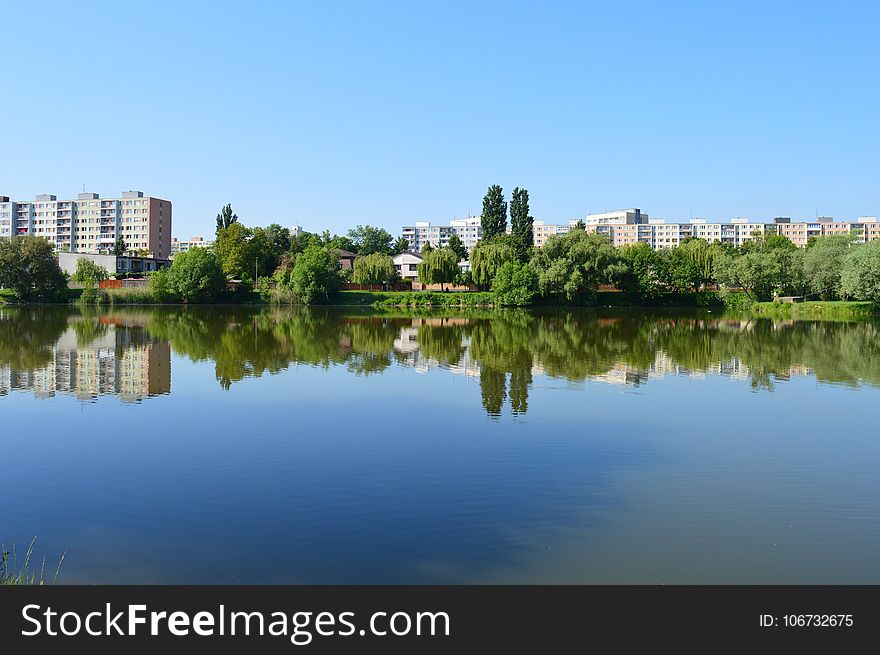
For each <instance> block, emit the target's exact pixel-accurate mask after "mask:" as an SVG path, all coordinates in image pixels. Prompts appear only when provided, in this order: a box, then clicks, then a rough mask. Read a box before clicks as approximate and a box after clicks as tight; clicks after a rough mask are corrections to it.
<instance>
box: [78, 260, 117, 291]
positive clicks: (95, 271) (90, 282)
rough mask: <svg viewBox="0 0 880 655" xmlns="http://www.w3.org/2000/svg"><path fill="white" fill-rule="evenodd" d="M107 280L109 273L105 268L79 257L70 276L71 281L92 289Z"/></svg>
mask: <svg viewBox="0 0 880 655" xmlns="http://www.w3.org/2000/svg"><path fill="white" fill-rule="evenodd" d="M109 278H110V273H109V272H108V271H107V269H106V268H104V267H103V266H101V265H100V264H96V263H95V262H93V261H92V260H91V259H89V258H87V257H80V258H79V259H78V260H77V262H76V272H74V274H73V275H71V276H70V279H71V280H73V281H74V282H79V283H80V284H82V285H83V286H85V287H87V288H94V287H96V286H98V284H100V283H101V282H103V281H104V280H107V279H109Z"/></svg>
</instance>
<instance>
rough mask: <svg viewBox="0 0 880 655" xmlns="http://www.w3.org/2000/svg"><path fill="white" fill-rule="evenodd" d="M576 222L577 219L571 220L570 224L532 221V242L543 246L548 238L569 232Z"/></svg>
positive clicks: (539, 246)
mask: <svg viewBox="0 0 880 655" xmlns="http://www.w3.org/2000/svg"><path fill="white" fill-rule="evenodd" d="M575 224H577V220H574V221H571V222H570V224H569V225H550V224H547V223H545V222H544V221H532V242H533V243H534V245H535V246H537V247H538V248H541V247H542V246H543V245H544V244H545V243H546V242H547V239H549V238H550V237H552V236H554V235H556V234H567V233H568V231H569V230H570V229H571V228H572V227H573V225H575Z"/></svg>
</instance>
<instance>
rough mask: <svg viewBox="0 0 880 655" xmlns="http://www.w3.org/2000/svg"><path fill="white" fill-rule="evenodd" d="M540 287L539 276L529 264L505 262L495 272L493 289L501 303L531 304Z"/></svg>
mask: <svg viewBox="0 0 880 655" xmlns="http://www.w3.org/2000/svg"><path fill="white" fill-rule="evenodd" d="M537 289H538V276H537V275H535V272H534V271H533V270H532V268H531V266H530V265H529V264H521V263H519V262H505V263H504V264H502V265H501V267H500V268H499V269H498V272H497V273H496V274H495V280H494V281H493V282H492V291H493V292H494V293H495V296H496V297H497V298H498V304H499V305H519V306H522V305H530V304H531V303H532V300H533V299H534V297H535V293H536V292H537Z"/></svg>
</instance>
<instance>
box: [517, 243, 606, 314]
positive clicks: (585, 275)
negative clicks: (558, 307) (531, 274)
mask: <svg viewBox="0 0 880 655" xmlns="http://www.w3.org/2000/svg"><path fill="white" fill-rule="evenodd" d="M617 263H618V256H617V253H616V252H615V249H614V246H612V245H611V244H610V243H609V242H608V239H606V238H605V237H604V236H602V235H598V234H588V233H586V232H584V231H582V230H572V231H571V232H569V233H568V234H565V235H554V236H552V237H550V238H549V239H547V242H546V243H545V244H544V247H543V248H540V249H538V250H536V251H535V254H534V256H533V257H532V267H533V269H534V270H535V272H536V273H537V274H538V290H539V291H540V293H541V295H542V296H543V297H545V298H556V299H565V300H567V301H569V302H571V301H573V300H576V299H579V298H583V297H585V296H587V295H590V294H593V293H595V291H596V289H597V288H598V286H599V285H600V284H603V283H607V282H609V281H610V270H611V267H612V265H613V264H617Z"/></svg>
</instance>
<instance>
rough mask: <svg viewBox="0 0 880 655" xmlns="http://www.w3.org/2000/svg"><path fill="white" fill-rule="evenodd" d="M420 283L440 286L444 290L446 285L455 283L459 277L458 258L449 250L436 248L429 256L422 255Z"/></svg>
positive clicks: (419, 269)
mask: <svg viewBox="0 0 880 655" xmlns="http://www.w3.org/2000/svg"><path fill="white" fill-rule="evenodd" d="M418 271H419V282H421V283H422V284H439V285H440V288H441V289H442V290H444V291H445V290H446V287H445V286H444V285H446V284H449V283H451V282H453V281H455V277H456V275H458V256H457V255H456V254H455V253H454V252H452V251H451V250H449V248H436V249H434V250H431V251H429V252H428V253H427V254H424V251H423V254H422V261H421V263H420V264H419V268H418Z"/></svg>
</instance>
